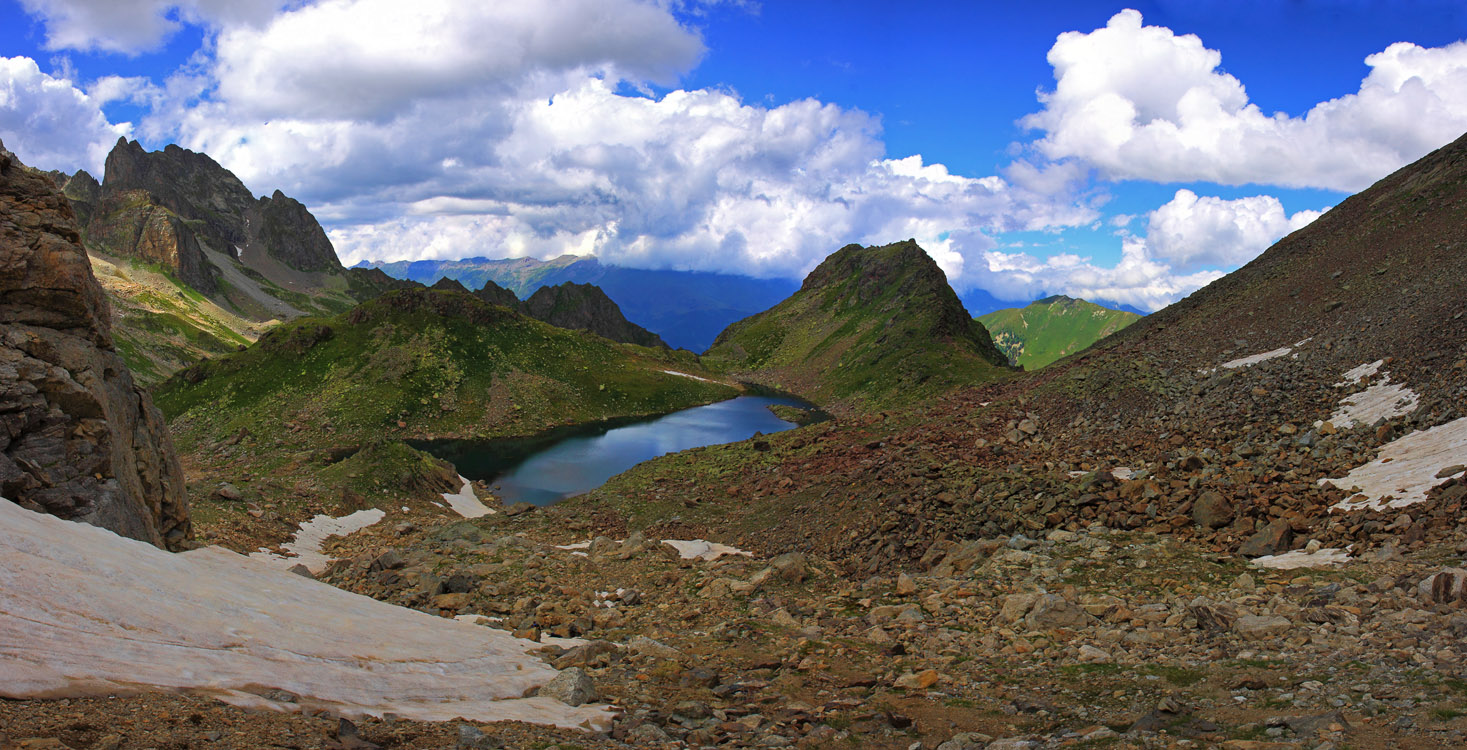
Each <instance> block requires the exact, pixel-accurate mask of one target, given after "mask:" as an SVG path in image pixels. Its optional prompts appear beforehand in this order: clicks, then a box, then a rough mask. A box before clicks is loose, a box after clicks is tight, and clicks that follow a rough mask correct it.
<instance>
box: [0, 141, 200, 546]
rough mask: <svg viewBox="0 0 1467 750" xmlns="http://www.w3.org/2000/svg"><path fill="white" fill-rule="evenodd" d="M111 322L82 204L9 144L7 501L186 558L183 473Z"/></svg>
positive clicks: (2, 222)
mask: <svg viewBox="0 0 1467 750" xmlns="http://www.w3.org/2000/svg"><path fill="white" fill-rule="evenodd" d="M108 319H109V315H108V308H107V302H106V299H105V298H104V297H103V296H102V289H101V287H100V286H98V284H97V280H96V278H94V277H93V275H92V268H91V264H90V263H89V262H88V260H87V256H86V252H85V251H84V250H83V249H82V246H81V243H80V231H79V230H78V228H77V225H76V219H75V217H74V216H73V214H72V208H71V204H70V203H69V202H68V201H67V199H66V197H65V196H63V195H62V194H61V193H59V192H58V191H57V190H56V188H55V185H54V183H53V182H52V181H51V180H49V179H47V178H46V177H45V176H44V175H42V174H41V173H39V172H35V171H33V170H31V169H29V168H27V167H26V166H25V165H24V164H21V163H20V161H19V160H18V159H16V158H15V155H14V154H11V153H10V152H8V151H6V150H5V149H4V147H3V145H0V496H4V497H6V498H9V499H11V500H14V501H15V502H17V503H19V504H20V505H21V506H23V507H26V508H30V509H32V510H37V511H41V512H45V513H50V514H53V515H56V516H60V517H61V518H65V519H70V520H76V521H84V522H87V523H91V524H94V525H96V526H101V527H103V528H106V529H110V530H112V531H115V532H117V533H118V534H121V535H123V536H128V537H132V538H134V539H140V540H143V541H146V542H149V543H152V544H155V545H158V546H167V547H171V548H176V547H178V546H179V545H180V544H181V543H182V542H183V541H184V540H185V539H187V538H188V536H189V511H188V499H187V497H186V495H185V488H184V481H183V472H182V470H181V469H180V468H179V464H178V458H177V456H176V455H175V454H174V452H173V445H172V442H171V440H170V438H169V435H168V429H167V427H166V426H165V425H164V423H163V417H162V415H161V414H160V413H159V411H158V410H157V409H156V408H155V407H154V406H153V403H152V400H151V399H150V398H149V397H148V394H147V393H146V392H145V391H143V390H142V389H141V388H139V387H138V386H137V385H136V384H134V382H133V379H132V375H131V373H129V372H128V369H127V366H126V365H124V364H123V361H122V358H121V357H120V356H119V355H118V353H117V351H116V350H115V348H114V346H113V342H112V335H111V331H110V330H109V324H108Z"/></svg>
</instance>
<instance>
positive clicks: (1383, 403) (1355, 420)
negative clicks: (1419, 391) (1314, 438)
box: [1314, 370, 1421, 430]
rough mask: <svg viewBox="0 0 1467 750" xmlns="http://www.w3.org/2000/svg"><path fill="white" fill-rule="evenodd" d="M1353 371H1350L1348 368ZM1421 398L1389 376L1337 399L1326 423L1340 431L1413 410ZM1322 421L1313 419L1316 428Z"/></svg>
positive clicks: (1391, 417) (1398, 415)
mask: <svg viewBox="0 0 1467 750" xmlns="http://www.w3.org/2000/svg"><path fill="white" fill-rule="evenodd" d="M1351 372H1353V370H1352V371H1351ZM1420 402H1421V397H1420V396H1418V395H1416V392H1415V391H1413V390H1411V389H1410V388H1407V387H1406V386H1405V385H1403V384H1401V383H1394V384H1393V383H1391V376H1389V375H1387V376H1385V379H1384V380H1382V381H1381V382H1379V383H1376V384H1375V385H1372V386H1370V387H1369V388H1366V389H1365V390H1363V391H1361V392H1359V393H1356V394H1354V395H1351V396H1346V397H1345V398H1344V399H1343V400H1342V401H1340V408H1338V409H1336V410H1335V413H1334V414H1331V415H1330V417H1329V422H1330V424H1332V425H1334V426H1335V427H1336V428H1338V429H1341V430H1348V429H1350V428H1352V427H1354V426H1356V425H1367V426H1368V425H1372V424H1375V422H1376V420H1379V419H1393V418H1395V417H1400V416H1404V415H1406V414H1410V413H1411V412H1413V411H1416V406H1417V404H1419V403H1420ZM1323 424H1324V422H1322V421H1320V422H1315V423H1314V426H1315V427H1319V426H1321V425H1323Z"/></svg>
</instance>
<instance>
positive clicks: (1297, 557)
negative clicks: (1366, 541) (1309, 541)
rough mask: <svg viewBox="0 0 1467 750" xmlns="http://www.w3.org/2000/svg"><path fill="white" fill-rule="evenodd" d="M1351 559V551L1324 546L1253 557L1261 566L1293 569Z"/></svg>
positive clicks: (1340, 562)
mask: <svg viewBox="0 0 1467 750" xmlns="http://www.w3.org/2000/svg"><path fill="white" fill-rule="evenodd" d="M1349 561H1350V553H1349V552H1348V551H1346V550H1342V549H1336V548H1334V547H1322V548H1320V549H1316V550H1314V551H1312V552H1311V551H1308V550H1302V549H1296V550H1294V551H1293V552H1285V553H1284V554H1282V555H1264V556H1263V557H1255V558H1253V561H1252V562H1253V564H1254V565H1257V566H1258V567H1260V568H1273V569H1274V570H1293V569H1295V568H1322V567H1325V566H1326V565H1344V564H1345V563H1347V562H1349Z"/></svg>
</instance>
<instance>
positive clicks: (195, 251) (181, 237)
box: [73, 190, 219, 294]
mask: <svg viewBox="0 0 1467 750" xmlns="http://www.w3.org/2000/svg"><path fill="white" fill-rule="evenodd" d="M75 206H76V204H73V207H75ZM87 235H88V238H89V239H90V240H91V241H92V243H94V245H96V246H97V247H99V248H104V249H105V250H106V251H107V252H110V253H112V254H114V255H119V256H125V257H131V258H138V259H140V260H145V261H147V262H149V263H156V264H159V265H161V266H164V267H165V268H167V269H169V270H170V271H172V272H173V273H174V274H175V275H176V276H178V278H179V280H180V281H182V282H183V283H185V284H188V285H189V286H191V287H193V288H194V289H197V290H199V291H200V292H203V293H204V294H214V293H215V292H217V291H218V289H219V284H218V281H217V280H216V279H215V273H216V271H215V269H214V266H213V264H211V263H210V262H209V261H208V259H206V258H205V257H204V251H203V249H202V248H201V247H200V246H199V240H198V237H197V236H196V235H195V234H194V231H193V229H192V228H191V227H190V226H189V225H188V223H187V222H185V221H184V220H183V219H181V218H179V217H178V214H175V213H174V212H172V211H170V210H168V209H167V208H164V207H162V206H159V205H157V204H155V203H152V202H150V201H149V199H148V194H147V193H146V192H145V191H142V190H129V191H126V192H123V193H116V194H112V195H108V196H107V197H106V198H103V199H102V200H101V202H100V203H98V204H96V207H95V209H94V210H93V219H92V221H91V223H90V225H89V226H88V227H87Z"/></svg>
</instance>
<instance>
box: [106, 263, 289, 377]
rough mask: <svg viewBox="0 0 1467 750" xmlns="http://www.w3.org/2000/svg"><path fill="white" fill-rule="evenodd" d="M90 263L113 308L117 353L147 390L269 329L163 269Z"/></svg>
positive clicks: (235, 347)
mask: <svg viewBox="0 0 1467 750" xmlns="http://www.w3.org/2000/svg"><path fill="white" fill-rule="evenodd" d="M89 259H90V260H91V263H92V270H93V272H94V273H95V274H96V276H97V281H98V282H100V283H101V285H102V289H103V290H104V291H105V292H106V294H107V299H108V302H109V303H110V305H111V308H112V337H113V340H114V341H115V342H116V344H117V351H118V353H119V354H121V355H122V359H123V361H124V362H126V363H127V366H128V369H130V370H132V372H133V376H134V377H135V378H136V379H137V380H138V382H140V383H142V384H144V385H153V384H155V383H158V382H161V381H163V380H164V379H166V378H167V377H168V376H169V375H172V374H173V373H174V372H177V371H178V370H181V369H183V368H184V367H187V366H189V365H191V364H193V363H195V362H197V361H199V360H200V359H203V358H205V357H210V356H218V355H221V354H226V353H229V352H233V351H235V350H236V349H237V348H239V347H241V346H248V345H249V344H250V343H252V342H253V341H254V340H255V339H256V338H257V337H258V335H259V333H260V331H261V330H263V329H264V328H265V327H266V326H264V325H262V324H259V323H255V322H253V321H249V320H245V319H243V318H240V317H238V316H236V315H234V314H232V313H230V312H228V311H227V310H224V309H223V308H221V307H219V306H218V305H216V304H214V303H213V302H212V301H211V300H209V299H208V298H206V297H205V296H204V295H202V294H200V293H199V292H197V291H195V290H194V289H193V288H191V287H189V286H188V285H187V284H185V283H183V282H182V281H180V280H179V279H178V278H177V277H176V276H174V275H173V274H172V273H171V272H170V271H169V269H167V268H165V267H163V266H160V265H157V264H150V263H145V262H142V261H137V260H132V259H127V258H114V257H108V256H103V255H100V254H92V255H90V256H89Z"/></svg>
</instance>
